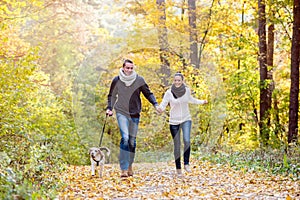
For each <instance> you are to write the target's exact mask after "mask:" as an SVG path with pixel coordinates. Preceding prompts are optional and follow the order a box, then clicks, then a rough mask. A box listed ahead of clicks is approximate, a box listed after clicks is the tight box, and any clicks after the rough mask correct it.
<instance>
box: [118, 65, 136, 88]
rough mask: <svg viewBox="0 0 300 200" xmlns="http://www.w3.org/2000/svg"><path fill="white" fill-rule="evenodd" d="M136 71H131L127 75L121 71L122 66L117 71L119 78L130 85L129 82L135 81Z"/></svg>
mask: <svg viewBox="0 0 300 200" xmlns="http://www.w3.org/2000/svg"><path fill="white" fill-rule="evenodd" d="M136 76H137V74H136V72H135V71H132V74H130V75H129V76H127V75H126V74H125V73H124V72H123V68H121V69H120V72H119V77H120V80H121V81H122V82H123V83H125V85H126V86H131V84H132V83H133V82H134V81H135V79H136Z"/></svg>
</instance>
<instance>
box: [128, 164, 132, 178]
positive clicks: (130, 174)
mask: <svg viewBox="0 0 300 200" xmlns="http://www.w3.org/2000/svg"><path fill="white" fill-rule="evenodd" d="M128 176H133V170H132V165H130V166H129V167H128Z"/></svg>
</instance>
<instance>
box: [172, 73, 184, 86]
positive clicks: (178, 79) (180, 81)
mask: <svg viewBox="0 0 300 200" xmlns="http://www.w3.org/2000/svg"><path fill="white" fill-rule="evenodd" d="M173 84H174V86H175V87H180V86H181V85H182V84H183V75H182V74H181V73H180V72H176V73H175V75H174V80H173Z"/></svg>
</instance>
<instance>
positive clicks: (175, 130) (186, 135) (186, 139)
mask: <svg viewBox="0 0 300 200" xmlns="http://www.w3.org/2000/svg"><path fill="white" fill-rule="evenodd" d="M191 127H192V121H191V120H188V121H185V122H183V123H181V124H178V125H171V124H170V131H171V134H172V138H173V142H174V158H175V165H176V169H181V164H180V129H181V130H182V133H183V144H184V154H183V162H184V165H188V164H189V162H190V153H191V140H190V135H191Z"/></svg>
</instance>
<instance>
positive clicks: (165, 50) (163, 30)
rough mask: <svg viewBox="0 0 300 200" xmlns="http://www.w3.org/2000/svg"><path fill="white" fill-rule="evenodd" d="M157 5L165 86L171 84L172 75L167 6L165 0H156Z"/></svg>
mask: <svg viewBox="0 0 300 200" xmlns="http://www.w3.org/2000/svg"><path fill="white" fill-rule="evenodd" d="M156 5H157V7H158V10H159V12H160V16H159V25H158V42H159V58H160V61H161V67H160V76H161V80H162V83H163V85H164V86H167V85H169V81H170V80H169V79H170V76H171V71H170V63H169V60H168V59H169V42H168V31H167V27H166V6H165V0H156Z"/></svg>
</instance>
